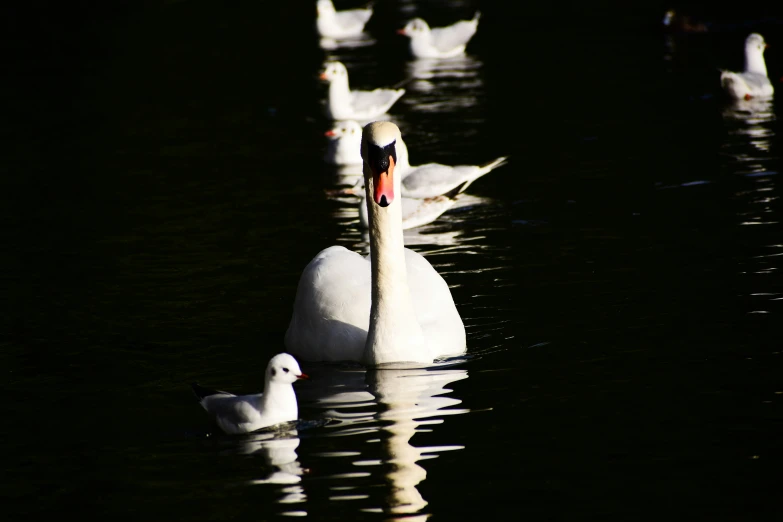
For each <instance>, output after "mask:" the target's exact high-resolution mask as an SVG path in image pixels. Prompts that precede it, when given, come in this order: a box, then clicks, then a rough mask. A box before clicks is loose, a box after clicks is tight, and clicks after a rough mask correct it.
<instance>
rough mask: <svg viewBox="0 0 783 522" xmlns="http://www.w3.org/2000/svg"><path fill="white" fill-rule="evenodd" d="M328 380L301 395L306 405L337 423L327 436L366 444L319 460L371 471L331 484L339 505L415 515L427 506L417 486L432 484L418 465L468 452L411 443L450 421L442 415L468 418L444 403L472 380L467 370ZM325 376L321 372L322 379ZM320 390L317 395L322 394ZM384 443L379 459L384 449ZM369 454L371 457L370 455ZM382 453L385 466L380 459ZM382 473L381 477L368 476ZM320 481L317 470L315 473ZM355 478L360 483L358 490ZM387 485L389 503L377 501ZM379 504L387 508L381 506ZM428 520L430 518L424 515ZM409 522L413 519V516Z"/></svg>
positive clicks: (350, 374)
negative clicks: (454, 390)
mask: <svg viewBox="0 0 783 522" xmlns="http://www.w3.org/2000/svg"><path fill="white" fill-rule="evenodd" d="M324 370H325V371H324V372H323V375H320V376H319V378H318V379H314V380H313V381H312V382H310V383H308V384H309V386H307V387H302V388H300V401H301V402H302V403H303V404H306V406H307V407H308V408H317V409H319V410H322V411H321V412H320V415H321V416H323V417H325V418H329V419H331V420H332V423H331V424H329V425H327V426H326V427H325V428H324V430H325V433H326V436H327V437H346V436H352V437H362V438H363V440H361V441H357V442H356V443H354V444H353V445H352V446H351V449H352V450H355V451H350V452H326V453H321V454H318V455H315V456H318V457H327V458H339V459H346V458H347V459H350V463H349V465H350V467H351V468H353V469H355V468H356V467H358V468H359V469H361V470H363V471H365V470H367V471H366V472H364V473H362V472H360V473H355V472H354V473H340V474H336V475H331V476H328V477H320V478H327V479H334V480H335V482H334V483H333V484H332V485H330V489H331V490H332V494H331V495H330V499H331V500H333V501H346V500H353V501H364V502H362V505H361V506H359V505H357V508H358V509H359V510H361V511H365V512H383V513H387V514H393V515H395V514H406V515H408V514H416V513H419V512H420V511H421V510H422V509H423V508H424V507H425V506H426V505H427V501H426V500H424V499H423V498H422V496H421V494H420V493H419V491H418V489H417V488H416V486H417V485H418V484H420V483H421V482H422V481H423V480H425V479H426V477H427V472H426V470H425V469H424V468H423V467H421V466H420V465H419V464H417V462H418V461H421V460H424V459H430V458H436V457H437V453H439V452H443V451H448V450H458V449H463V446H456V445H443V446H429V447H417V446H414V445H412V444H411V438H412V437H413V436H414V435H415V434H416V433H417V432H422V431H430V429H429V428H424V427H425V426H435V425H438V424H441V423H442V422H443V418H442V417H443V416H445V415H454V414H459V413H466V412H468V411H469V410H466V409H458V408H455V406H457V405H458V404H460V403H461V401H460V400H459V399H456V398H454V397H447V396H444V395H446V394H448V393H449V392H450V391H451V390H449V389H448V388H446V385H448V384H450V383H452V382H455V381H459V380H462V379H466V378H467V377H468V373H467V371H466V370H460V369H453V368H448V369H437V366H436V367H434V368H433V367H431V368H424V369H421V368H420V369H381V370H368V371H363V370H353V371H351V370H340V369H334V368H324ZM319 373H320V372H319ZM316 386H317V388H316ZM375 444H380V452H379V451H378V446H376V445H375ZM368 453H370V454H371V456H370V455H367V454H368ZM379 453H380V459H378V458H374V457H377V456H378V454H379ZM369 470H377V471H374V472H372V471H369ZM313 474H314V475H317V468H316V467H315V466H313ZM350 479H357V480H356V481H355V482H354V483H351V482H350ZM379 479H380V480H382V481H383V483H384V484H385V488H384V494H383V497H382V500H376V499H375V498H371V492H372V493H373V495H375V493H374V492H376V491H377V485H378V481H379ZM373 501H375V502H382V505H381V506H378V505H377V504H375V505H373ZM422 516H423V517H424V518H426V516H427V515H422ZM406 520H409V518H407V517H406Z"/></svg>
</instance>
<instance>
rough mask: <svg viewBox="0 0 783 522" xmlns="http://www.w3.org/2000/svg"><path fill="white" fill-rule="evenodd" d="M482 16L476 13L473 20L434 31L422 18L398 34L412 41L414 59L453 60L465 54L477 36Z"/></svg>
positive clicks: (415, 20)
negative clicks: (469, 43)
mask: <svg viewBox="0 0 783 522" xmlns="http://www.w3.org/2000/svg"><path fill="white" fill-rule="evenodd" d="M480 16H481V13H480V12H479V11H476V15H475V16H474V17H473V19H472V20H461V21H459V22H457V23H455V24H452V25H449V26H446V27H433V28H432V29H430V26H429V25H427V22H425V21H424V20H422V19H421V18H414V19H413V20H411V21H410V22H408V23H407V24H406V25H405V27H403V28H402V29H398V30H397V32H398V33H399V34H403V35H405V36H407V37H409V38H410V39H411V54H412V55H413V56H414V58H451V57H452V56H458V55H460V54H463V53H464V52H465V46H466V45H467V44H468V41H469V40H470V39H471V38H472V37H473V35H474V34H476V29H477V28H478V21H479V17H480Z"/></svg>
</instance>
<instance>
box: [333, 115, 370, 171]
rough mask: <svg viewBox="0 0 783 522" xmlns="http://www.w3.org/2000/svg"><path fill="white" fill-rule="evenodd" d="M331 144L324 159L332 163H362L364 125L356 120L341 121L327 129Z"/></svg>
mask: <svg viewBox="0 0 783 522" xmlns="http://www.w3.org/2000/svg"><path fill="white" fill-rule="evenodd" d="M326 136H327V137H329V145H328V146H327V148H326V154H325V155H324V161H325V162H327V163H329V164H331V165H361V164H362V152H361V146H362V126H361V125H359V122H357V121H356V120H345V121H339V122H337V124H336V125H335V126H334V127H332V128H331V129H329V130H328V131H326Z"/></svg>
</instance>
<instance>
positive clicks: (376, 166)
mask: <svg viewBox="0 0 783 522" xmlns="http://www.w3.org/2000/svg"><path fill="white" fill-rule="evenodd" d="M396 143H397V141H396V140H395V141H393V142H391V143H389V144H388V145H386V146H385V147H379V146H377V145H371V144H368V145H367V156H368V158H367V163H368V164H369V165H370V170H371V171H372V178H373V185H374V186H375V193H374V194H373V199H374V200H375V203H377V204H378V205H380V206H381V207H388V206H389V205H391V202H392V201H394V165H395V164H396V163H397V148H396Z"/></svg>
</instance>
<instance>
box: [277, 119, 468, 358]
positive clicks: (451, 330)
mask: <svg viewBox="0 0 783 522" xmlns="http://www.w3.org/2000/svg"><path fill="white" fill-rule="evenodd" d="M400 138H401V136H400V129H398V128H397V126H396V125H394V124H393V123H390V122H373V123H370V124H368V125H366V126H365V127H364V131H363V136H362V149H361V150H362V159H363V170H364V178H365V185H366V186H367V193H368V194H369V195H371V196H372V197H369V198H367V207H368V208H367V212H368V214H369V222H370V229H369V235H370V254H369V255H368V256H367V257H362V256H360V255H359V254H357V253H356V252H351V251H350V250H347V249H346V248H344V247H342V246H332V247H329V248H327V249H325V250H322V251H321V252H320V253H319V254H318V255H317V256H315V258H313V260H312V261H310V263H309V264H308V265H307V267H305V269H304V271H303V272H302V275H301V277H300V279H299V285H298V287H297V290H296V298H295V300H294V307H293V314H292V317H291V322H290V324H289V325H288V331H287V332H286V335H285V345H286V347H287V349H288V350H289V351H290V352H291V353H294V354H296V355H297V356H298V357H300V358H302V359H304V360H313V361H359V362H361V363H363V364H365V365H368V366H381V365H386V364H391V363H414V364H430V363H432V362H433V361H434V360H435V359H436V358H440V357H445V356H449V355H458V354H463V353H465V351H466V345H465V326H464V325H463V324H462V319H461V318H460V316H459V312H457V308H456V306H455V305H454V299H453V298H452V297H451V291H450V290H449V287H448V285H447V284H446V281H444V280H443V278H442V277H441V276H440V274H438V272H437V271H436V270H435V269H434V268H433V267H432V265H430V263H429V262H428V261H427V260H426V259H425V258H424V257H422V256H421V255H420V254H417V253H416V252H414V251H412V250H409V249H407V248H405V247H404V244H403V232H402V202H401V199H402V198H401V197H400V189H401V185H402V183H401V180H400V177H399V175H396V174H395V166H396V163H397V161H396V158H397V147H396V146H397V143H398V142H399V141H400Z"/></svg>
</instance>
